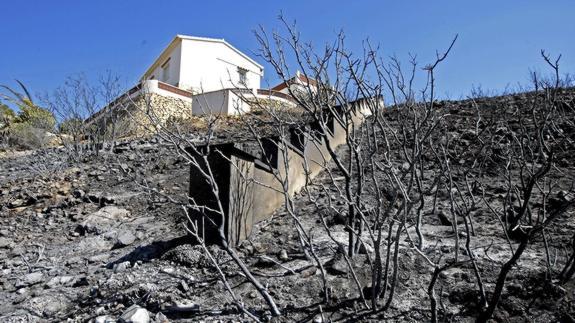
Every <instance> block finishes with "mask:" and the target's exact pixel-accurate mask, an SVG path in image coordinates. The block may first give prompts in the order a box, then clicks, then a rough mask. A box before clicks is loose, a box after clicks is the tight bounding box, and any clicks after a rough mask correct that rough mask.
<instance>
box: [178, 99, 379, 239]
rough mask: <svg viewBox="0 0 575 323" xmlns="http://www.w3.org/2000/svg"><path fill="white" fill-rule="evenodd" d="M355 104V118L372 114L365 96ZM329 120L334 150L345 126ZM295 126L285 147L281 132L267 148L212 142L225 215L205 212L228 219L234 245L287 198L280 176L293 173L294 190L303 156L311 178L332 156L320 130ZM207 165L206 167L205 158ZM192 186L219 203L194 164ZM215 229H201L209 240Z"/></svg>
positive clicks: (197, 196)
mask: <svg viewBox="0 0 575 323" xmlns="http://www.w3.org/2000/svg"><path fill="white" fill-rule="evenodd" d="M354 108H355V111H356V113H355V115H354V116H353V118H352V119H353V120H352V123H353V124H354V125H356V126H359V125H361V124H362V123H363V120H364V119H365V117H366V116H367V115H369V109H367V105H366V104H364V102H363V101H358V102H356V103H355V105H354ZM329 122H330V124H329V125H328V128H330V130H331V133H330V135H329V144H330V145H331V147H332V149H334V150H335V149H336V148H337V147H338V146H340V145H342V144H344V143H345V142H346V127H342V126H341V125H340V124H338V122H337V121H335V120H330V121H329ZM351 126H352V124H351V123H350V124H348V127H351ZM309 128H310V129H312V131H313V130H314V128H315V130H317V129H318V127H314V126H313V124H312V125H310V127H309ZM293 131H294V133H292V136H291V138H290V142H289V143H288V146H289V147H288V148H287V150H286V151H282V148H283V145H282V144H281V143H279V144H278V139H277V138H266V139H265V140H264V141H263V142H262V146H263V151H262V149H260V147H259V145H258V144H257V143H251V144H250V143H241V144H240V143H229V144H222V145H216V146H213V145H212V146H211V147H210V149H211V153H210V154H209V163H210V165H209V166H210V167H211V170H212V172H213V173H214V174H216V176H215V177H216V182H217V185H218V189H219V198H220V201H221V203H222V208H223V216H221V215H219V214H214V212H211V213H210V212H204V214H205V215H207V216H208V217H210V218H212V219H214V221H215V222H216V223H218V224H219V223H221V221H224V222H225V230H224V231H225V237H226V239H227V241H228V243H230V244H232V245H234V246H235V245H238V244H239V243H241V242H242V241H243V240H245V239H246V238H248V237H249V235H250V234H251V231H252V228H253V225H254V224H256V223H258V222H260V221H263V220H266V219H268V218H269V217H270V216H271V214H272V213H273V212H274V211H275V210H276V209H277V208H279V207H280V206H282V205H283V204H284V202H285V196H284V194H283V193H282V192H283V188H282V181H280V180H278V178H277V177H276V176H280V178H281V179H283V178H284V177H285V176H288V183H289V188H288V192H289V194H290V196H291V195H293V194H295V193H296V192H298V191H299V190H301V189H302V188H303V187H304V185H305V181H306V175H305V172H304V158H305V160H307V162H308V168H309V170H310V177H312V178H313V177H315V176H317V175H318V174H319V173H320V172H321V171H322V170H323V166H324V164H325V163H326V162H327V161H329V160H331V157H330V155H329V153H328V149H327V147H326V144H325V142H324V140H322V139H321V136H318V137H317V138H314V136H313V135H302V134H301V133H298V131H297V130H293ZM216 151H218V152H216ZM286 165H287V167H286ZM204 166H205V167H207V165H205V164H204ZM286 168H287V169H286ZM206 169H207V168H206ZM189 192H190V197H192V198H194V200H195V201H196V202H197V203H198V204H200V205H203V204H202V203H204V204H205V205H206V206H209V207H210V208H213V207H216V203H215V201H216V199H215V197H214V195H213V194H212V193H211V188H210V187H209V184H208V183H207V182H206V181H205V180H204V179H203V178H201V176H199V172H198V170H197V169H196V167H194V166H192V169H191V172H190V191H189ZM193 216H194V218H195V219H197V220H198V221H200V222H201V219H202V217H203V216H202V213H201V212H196V213H195V214H194V215H193ZM215 229H216V228H215V227H214V226H213V225H205V226H204V227H203V229H202V230H204V232H205V237H206V238H208V240H209V238H210V236H212V235H214V234H217V232H215V231H214V230H215Z"/></svg>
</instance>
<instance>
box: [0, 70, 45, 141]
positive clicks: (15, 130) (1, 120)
mask: <svg viewBox="0 0 575 323" xmlns="http://www.w3.org/2000/svg"><path fill="white" fill-rule="evenodd" d="M17 82H18V84H19V85H20V87H21V88H22V90H23V92H24V94H22V93H19V92H17V91H15V90H13V89H11V88H10V87H8V86H5V85H0V87H1V88H3V89H4V90H5V93H0V99H2V100H5V101H6V102H10V103H12V104H13V105H15V106H16V107H18V110H19V111H18V114H17V115H16V114H15V113H14V111H12V110H11V109H10V108H9V107H7V106H6V105H4V104H1V105H0V131H1V133H0V136H1V138H0V139H2V142H8V144H9V145H11V146H18V147H23V148H28V149H34V148H41V147H44V146H45V145H46V144H47V143H49V142H50V140H52V137H53V136H54V135H53V134H52V133H51V132H53V131H54V128H55V126H56V118H55V117H54V114H52V112H50V111H49V110H47V109H44V108H41V107H39V106H37V105H36V104H35V103H34V102H33V101H32V97H31V96H30V93H29V92H28V90H27V89H26V87H25V86H24V84H22V83H21V82H20V81H17Z"/></svg>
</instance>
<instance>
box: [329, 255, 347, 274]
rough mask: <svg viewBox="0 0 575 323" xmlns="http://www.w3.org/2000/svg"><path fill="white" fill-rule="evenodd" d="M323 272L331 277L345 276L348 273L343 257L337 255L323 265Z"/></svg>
mask: <svg viewBox="0 0 575 323" xmlns="http://www.w3.org/2000/svg"><path fill="white" fill-rule="evenodd" d="M325 270H326V271H327V272H328V273H330V274H332V275H336V276H339V275H346V274H347V273H348V272H349V267H348V266H347V263H346V261H345V258H344V257H343V255H340V254H337V255H335V257H333V258H332V259H330V260H329V261H328V262H326V263H325Z"/></svg>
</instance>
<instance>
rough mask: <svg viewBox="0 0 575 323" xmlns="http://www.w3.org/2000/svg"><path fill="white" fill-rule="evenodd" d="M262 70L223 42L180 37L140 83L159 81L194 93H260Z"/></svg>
mask: <svg viewBox="0 0 575 323" xmlns="http://www.w3.org/2000/svg"><path fill="white" fill-rule="evenodd" d="M262 76H263V67H262V66H261V65H259V64H258V63H257V62H255V61H254V60H252V59H251V58H249V57H248V56H247V55H245V54H243V53H242V52H240V51H239V50H237V49H236V48H235V47H233V46H232V45H230V44H229V43H227V42H226V41H225V40H223V39H212V38H201V37H191V36H183V35H177V36H176V37H175V38H174V39H173V40H172V42H171V43H170V44H169V45H168V47H167V48H166V49H165V50H164V51H163V52H162V54H161V55H160V56H159V57H158V59H157V60H156V61H155V62H154V63H153V64H152V66H151V67H150V68H149V69H148V70H147V71H146V73H144V75H143V76H142V79H141V81H146V80H151V79H156V80H159V81H161V82H164V83H168V84H170V85H173V86H176V87H178V88H180V89H183V90H186V91H190V92H193V93H206V92H212V91H217V90H221V89H226V88H238V87H239V88H244V87H245V88H250V89H259V88H260V82H261V77H262Z"/></svg>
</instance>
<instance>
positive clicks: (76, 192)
mask: <svg viewBox="0 0 575 323" xmlns="http://www.w3.org/2000/svg"><path fill="white" fill-rule="evenodd" d="M72 195H73V196H74V197H75V198H77V199H81V198H84V196H85V195H86V192H84V191H82V190H80V189H78V190H74V191H73V192H72Z"/></svg>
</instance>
